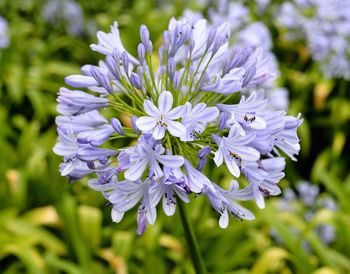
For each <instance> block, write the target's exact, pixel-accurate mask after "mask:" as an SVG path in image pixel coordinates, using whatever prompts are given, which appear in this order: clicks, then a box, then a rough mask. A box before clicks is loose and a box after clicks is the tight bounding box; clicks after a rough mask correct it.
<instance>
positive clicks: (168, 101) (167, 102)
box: [158, 91, 173, 114]
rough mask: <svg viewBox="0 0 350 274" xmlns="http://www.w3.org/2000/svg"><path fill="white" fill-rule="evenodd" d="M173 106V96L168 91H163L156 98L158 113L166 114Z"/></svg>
mask: <svg viewBox="0 0 350 274" xmlns="http://www.w3.org/2000/svg"><path fill="white" fill-rule="evenodd" d="M172 106H173V95H172V94H171V92H169V91H163V92H162V93H161V94H160V95H159V98H158V108H159V111H160V113H162V114H166V113H168V112H169V111H170V110H171V108H172Z"/></svg>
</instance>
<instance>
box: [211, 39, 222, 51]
mask: <svg viewBox="0 0 350 274" xmlns="http://www.w3.org/2000/svg"><path fill="white" fill-rule="evenodd" d="M222 42H223V40H222V38H221V37H220V36H219V37H217V38H216V39H215V42H214V44H213V49H212V54H213V55H214V54H215V53H216V52H217V51H218V49H219V48H220V47H221V46H222V44H223V43H222Z"/></svg>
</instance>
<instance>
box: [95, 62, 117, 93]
mask: <svg viewBox="0 0 350 274" xmlns="http://www.w3.org/2000/svg"><path fill="white" fill-rule="evenodd" d="M90 73H91V75H92V77H94V78H95V80H96V81H97V83H98V84H99V85H100V86H102V87H103V88H104V89H105V90H106V91H107V92H108V93H110V94H112V93H113V89H112V87H111V86H110V84H109V82H110V79H108V75H104V74H102V73H101V71H100V69H99V67H96V66H91V68H90ZM109 76H110V77H111V74H109Z"/></svg>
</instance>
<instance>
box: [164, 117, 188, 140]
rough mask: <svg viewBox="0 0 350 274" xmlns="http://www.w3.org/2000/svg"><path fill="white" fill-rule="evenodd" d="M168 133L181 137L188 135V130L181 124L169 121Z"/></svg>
mask: <svg viewBox="0 0 350 274" xmlns="http://www.w3.org/2000/svg"><path fill="white" fill-rule="evenodd" d="M167 125H168V131H169V132H170V134H171V135H172V136H176V137H181V136H183V135H185V134H186V128H185V126H184V125H183V124H181V123H180V122H175V121H171V120H168V121H167Z"/></svg>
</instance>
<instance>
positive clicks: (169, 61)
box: [168, 57, 176, 80]
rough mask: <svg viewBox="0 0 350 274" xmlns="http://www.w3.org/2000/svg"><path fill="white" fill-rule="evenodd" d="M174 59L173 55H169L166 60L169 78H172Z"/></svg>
mask: <svg viewBox="0 0 350 274" xmlns="http://www.w3.org/2000/svg"><path fill="white" fill-rule="evenodd" d="M175 66H176V64H175V60H174V57H170V58H169V60H168V71H169V77H170V79H171V80H173V79H174V75H175V69H176V68H175Z"/></svg>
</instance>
